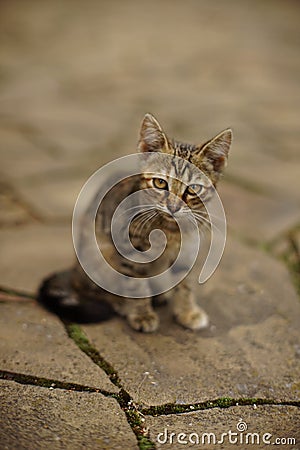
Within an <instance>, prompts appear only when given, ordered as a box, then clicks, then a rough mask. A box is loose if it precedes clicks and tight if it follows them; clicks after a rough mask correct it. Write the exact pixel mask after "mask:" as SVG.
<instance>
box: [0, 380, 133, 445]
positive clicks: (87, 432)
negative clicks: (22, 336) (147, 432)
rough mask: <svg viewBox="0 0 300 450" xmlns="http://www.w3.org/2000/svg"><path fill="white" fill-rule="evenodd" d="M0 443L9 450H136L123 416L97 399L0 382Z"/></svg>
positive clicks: (113, 405)
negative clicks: (88, 449)
mask: <svg viewBox="0 0 300 450" xmlns="http://www.w3.org/2000/svg"><path fill="white" fill-rule="evenodd" d="M0 386H1V389H0V399H1V411H2V414H1V416H2V417H1V427H0V442H1V448H2V449H4V450H12V449H24V450H25V449H28V448H30V449H33V450H35V449H47V448H49V446H50V447H51V448H53V449H61V448H66V449H75V448H76V449H84V448H90V449H91V448H93V449H101V450H102V449H120V450H121V449H124V448H126V449H128V450H131V449H132V450H133V449H138V446H137V444H136V438H135V436H134V434H133V432H132V431H131V429H130V427H129V425H128V423H127V421H126V417H125V414H124V413H123V411H122V410H121V409H120V407H119V405H118V404H117V402H116V401H115V400H113V399H112V398H106V397H104V396H103V395H101V394H94V393H86V392H72V391H65V390H61V389H53V390H51V389H46V388H41V387H36V386H22V385H19V384H17V383H15V382H5V381H0Z"/></svg>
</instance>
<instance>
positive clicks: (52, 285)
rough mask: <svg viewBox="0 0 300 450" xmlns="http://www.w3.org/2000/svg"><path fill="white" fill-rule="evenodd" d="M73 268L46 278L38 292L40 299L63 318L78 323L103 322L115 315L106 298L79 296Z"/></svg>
mask: <svg viewBox="0 0 300 450" xmlns="http://www.w3.org/2000/svg"><path fill="white" fill-rule="evenodd" d="M71 276H72V269H71V270H66V271H64V272H58V273H54V274H53V275H51V276H50V277H48V278H47V279H45V280H44V281H43V282H42V284H41V286H40V288H39V292H38V301H39V303H41V304H42V305H43V306H44V307H45V308H46V309H48V310H49V311H51V312H53V313H55V314H57V315H58V316H59V317H60V318H61V319H62V320H64V321H69V322H77V323H92V322H94V323H95V322H102V321H104V320H107V319H109V318H111V317H112V316H113V315H115V313H114V311H113V309H112V307H111V305H109V304H108V303H107V302H105V300H104V299H103V301H102V300H101V301H99V299H98V300H97V301H96V300H94V299H92V298H79V295H78V293H77V292H76V291H75V290H73V289H72V286H71Z"/></svg>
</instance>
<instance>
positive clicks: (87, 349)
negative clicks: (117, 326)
mask: <svg viewBox="0 0 300 450" xmlns="http://www.w3.org/2000/svg"><path fill="white" fill-rule="evenodd" d="M63 323H64V326H65V329H66V332H67V334H68V336H69V337H70V339H72V340H73V341H74V342H75V344H76V345H77V347H78V348H79V349H80V350H81V351H83V352H84V353H85V354H86V355H87V356H88V357H89V358H90V359H91V360H92V361H93V362H94V363H95V364H96V365H97V366H98V367H100V368H101V369H102V370H103V371H104V372H105V373H106V375H107V376H108V377H109V379H110V381H111V382H112V383H113V384H114V385H115V386H116V387H118V388H119V389H120V391H119V393H118V394H115V395H111V397H113V398H115V400H117V402H118V404H119V406H120V408H121V409H122V410H123V412H124V413H125V416H126V419H127V422H128V425H129V426H130V428H131V430H132V431H133V433H134V434H135V436H136V439H137V444H138V447H139V449H140V450H155V449H156V446H155V444H154V443H153V442H152V441H150V439H149V432H148V430H146V429H145V428H144V427H143V421H144V420H145V419H144V418H143V414H142V412H141V411H140V408H139V406H138V405H136V404H135V403H134V401H133V399H132V398H131V396H130V394H129V393H128V392H127V391H126V390H125V388H124V387H123V385H122V383H121V380H120V378H119V375H118V373H117V371H116V370H115V369H114V368H113V366H112V365H111V364H110V363H109V362H108V361H106V360H105V359H104V358H103V356H101V355H100V353H99V352H98V350H97V349H96V348H95V347H93V345H92V344H91V343H90V342H89V340H88V338H87V336H86V335H85V333H84V332H83V331H82V329H81V328H80V326H79V325H77V324H74V323H67V322H63Z"/></svg>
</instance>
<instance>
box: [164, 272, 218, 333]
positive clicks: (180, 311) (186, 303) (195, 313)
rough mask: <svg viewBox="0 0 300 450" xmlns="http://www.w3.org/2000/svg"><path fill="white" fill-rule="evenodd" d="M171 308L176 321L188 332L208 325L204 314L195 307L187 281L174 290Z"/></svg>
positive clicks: (206, 316) (193, 297) (198, 307)
mask: <svg viewBox="0 0 300 450" xmlns="http://www.w3.org/2000/svg"><path fill="white" fill-rule="evenodd" d="M171 304H172V308H173V313H174V317H175V319H176V321H177V322H178V323H179V324H180V325H182V326H183V327H185V328H189V329H190V330H201V329H203V328H206V327H207V326H208V323H209V319H208V315H207V314H206V312H205V311H204V310H203V309H202V308H200V306H198V305H197V303H196V300H195V296H194V293H193V292H192V290H191V287H190V285H189V281H188V279H185V280H183V281H182V282H181V283H179V284H178V285H177V286H176V287H175V288H174V295H173V298H172V303H171Z"/></svg>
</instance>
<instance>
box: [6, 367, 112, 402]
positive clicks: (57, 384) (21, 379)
mask: <svg viewBox="0 0 300 450" xmlns="http://www.w3.org/2000/svg"><path fill="white" fill-rule="evenodd" d="M0 379H1V380H6V381H15V382H16V383H19V384H24V385H30V386H38V387H42V388H48V389H63V390H66V391H75V392H96V393H100V394H102V395H104V396H105V397H112V396H113V394H112V393H111V392H109V391H106V390H104V389H98V388H94V387H91V386H85V385H83V384H78V383H69V382H67V381H59V380H55V379H51V378H43V377H37V376H33V375H27V374H24V373H17V372H10V371H8V370H0Z"/></svg>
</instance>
